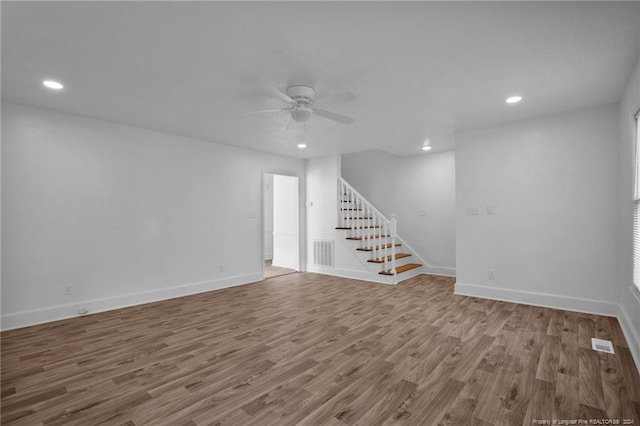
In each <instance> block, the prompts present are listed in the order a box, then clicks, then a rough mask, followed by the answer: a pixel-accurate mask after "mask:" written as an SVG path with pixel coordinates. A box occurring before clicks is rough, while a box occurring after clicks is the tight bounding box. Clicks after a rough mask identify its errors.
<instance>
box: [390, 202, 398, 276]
mask: <svg viewBox="0 0 640 426" xmlns="http://www.w3.org/2000/svg"><path fill="white" fill-rule="evenodd" d="M397 236H398V221H397V220H396V215H395V213H394V214H392V215H391V273H392V274H393V283H394V284H395V283H397V282H398V278H397V276H396V237H397Z"/></svg>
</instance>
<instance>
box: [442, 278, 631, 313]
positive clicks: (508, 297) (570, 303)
mask: <svg viewBox="0 0 640 426" xmlns="http://www.w3.org/2000/svg"><path fill="white" fill-rule="evenodd" d="M454 293H455V294H458V295H461V296H471V297H479V298H482V299H493V300H502V301H504V302H513V303H523V304H525V305H535V306H542V307H545V308H553V309H564V310H566V311H576V312H585V313H589V314H597V315H605V316H610V317H617V316H618V314H619V308H618V304H617V303H613V302H603V301H600V300H594V299H583V298H576V297H568V296H560V295H556V294H548V293H534V292H529V291H522V290H509V289H504V288H497V287H486V286H482V285H475V284H464V283H460V282H457V283H456V284H455V291H454Z"/></svg>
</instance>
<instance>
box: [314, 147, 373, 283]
mask: <svg viewBox="0 0 640 426" xmlns="http://www.w3.org/2000/svg"><path fill="white" fill-rule="evenodd" d="M306 170H307V182H306V188H307V190H306V196H307V201H310V202H312V203H313V205H312V206H311V207H307V208H306V209H307V224H308V226H307V253H308V258H307V271H309V272H319V273H324V274H329V275H337V276H342V277H348V278H357V279H364V280H368V281H372V280H376V279H378V278H379V279H380V282H385V280H384V277H383V276H381V275H380V276H377V275H376V274H371V273H370V271H369V270H368V269H367V267H366V265H365V264H364V263H365V262H364V261H363V260H362V258H359V257H358V256H359V255H361V254H362V253H363V252H357V251H356V250H354V249H353V247H350V246H349V245H348V244H347V243H345V240H344V238H345V236H346V234H345V233H344V231H337V230H336V229H335V227H336V225H337V218H338V217H337V207H338V206H337V204H338V203H337V196H338V192H337V188H338V176H339V175H340V173H339V171H340V156H338V155H332V156H327V157H321V158H314V159H311V160H307V162H306ZM314 240H331V241H333V243H334V244H333V246H334V260H335V262H334V266H333V267H325V266H320V265H315V264H314V263H313V242H314ZM364 257H365V255H363V258H364Z"/></svg>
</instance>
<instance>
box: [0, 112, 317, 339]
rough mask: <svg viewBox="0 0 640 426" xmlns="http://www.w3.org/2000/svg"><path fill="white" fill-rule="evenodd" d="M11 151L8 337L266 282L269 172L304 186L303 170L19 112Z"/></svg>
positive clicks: (5, 194) (208, 146) (247, 154)
mask: <svg viewBox="0 0 640 426" xmlns="http://www.w3.org/2000/svg"><path fill="white" fill-rule="evenodd" d="M2 141H3V144H2V229H3V234H2V315H3V327H4V328H5V329H7V328H13V327H17V326H22V325H27V324H33V323H37V322H45V321H50V320H54V319H58V318H64V317H70V316H74V315H75V314H76V310H77V308H78V307H81V306H82V307H87V308H88V309H89V310H90V312H95V311H98V310H103V309H111V308H116V307H121V306H127V305H131V304H136V303H143V302H148V301H151V300H158V299H162V298H167V297H174V296H179V295H183V294H189V293H193V292H199V291H206V290H210V289H214V288H220V287H224V286H229V285H236V284H241V283H246V282H251V281H256V280H259V279H261V278H262V250H261V245H262V243H261V241H262V235H261V232H262V229H261V219H260V212H261V203H262V201H261V181H262V170H265V171H270V172H274V173H282V174H289V175H296V176H300V177H304V162H303V161H302V160H297V159H291V158H285V157H280V156H274V155H268V154H263V153H258V152H253V151H248V150H242V149H236V148H232V147H227V146H223V145H218V144H214V143H210V142H204V141H198V140H194V139H189V138H184V137H179V136H174V135H168V134H164V133H159V132H153V131H149V130H143V129H138V128H133V127H128V126H122V125H117V124H113V123H108V122H104V121H98V120H91V119H85V118H80V117H75V116H70V115H65V114H59V113H54V112H50V111H45V110H40V109H35V108H29V107H24V106H19V105H13V104H3V107H2ZM303 179H304V178H303ZM303 186H304V185H303ZM301 198H303V197H301ZM304 226H305V223H304V218H302V223H301V227H302V228H303V229H304ZM301 247H302V253H301V256H305V253H304V248H305V245H304V244H302V245H301ZM220 265H222V269H223V270H222V271H221V270H220ZM65 284H71V285H72V286H73V287H72V290H73V294H72V295H70V296H65V295H64V294H63V286H64V285H65Z"/></svg>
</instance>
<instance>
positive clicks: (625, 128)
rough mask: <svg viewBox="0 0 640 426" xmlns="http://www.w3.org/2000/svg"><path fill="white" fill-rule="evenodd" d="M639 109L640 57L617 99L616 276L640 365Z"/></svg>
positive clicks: (625, 323) (627, 328) (628, 333)
mask: <svg viewBox="0 0 640 426" xmlns="http://www.w3.org/2000/svg"><path fill="white" fill-rule="evenodd" d="M639 110H640V61H638V63H637V64H636V67H635V69H634V71H633V73H632V75H631V78H630V79H629V82H628V83H627V87H626V90H625V92H624V95H623V97H622V99H621V101H620V164H619V173H618V177H619V179H620V180H619V183H618V188H619V203H620V204H619V206H620V210H619V211H620V216H619V218H620V220H619V224H620V226H619V237H620V246H619V250H618V253H620V256H619V274H620V275H619V276H620V279H619V281H617V283H618V284H619V286H618V293H619V297H620V299H619V300H620V311H621V312H620V318H621V319H622V321H621V323H622V325H623V327H624V328H625V335H626V337H627V341H628V342H629V347H630V349H631V351H632V353H633V355H634V357H635V360H636V365H638V368H639V369H640V292H638V291H637V290H636V288H635V287H634V286H633V279H632V270H633V262H632V253H633V245H632V235H633V213H632V212H633V203H632V199H633V189H634V188H633V178H634V176H633V174H634V171H633V158H634V153H635V140H636V136H635V131H636V130H635V124H636V123H635V118H634V117H635V114H636V113H637V112H638V111H639Z"/></svg>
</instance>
